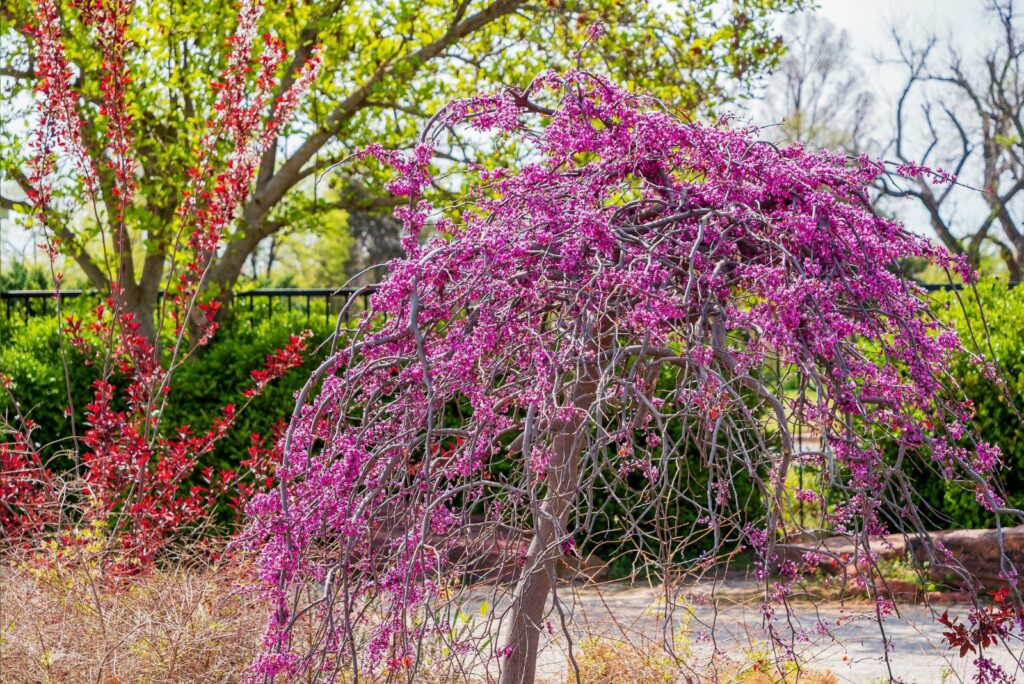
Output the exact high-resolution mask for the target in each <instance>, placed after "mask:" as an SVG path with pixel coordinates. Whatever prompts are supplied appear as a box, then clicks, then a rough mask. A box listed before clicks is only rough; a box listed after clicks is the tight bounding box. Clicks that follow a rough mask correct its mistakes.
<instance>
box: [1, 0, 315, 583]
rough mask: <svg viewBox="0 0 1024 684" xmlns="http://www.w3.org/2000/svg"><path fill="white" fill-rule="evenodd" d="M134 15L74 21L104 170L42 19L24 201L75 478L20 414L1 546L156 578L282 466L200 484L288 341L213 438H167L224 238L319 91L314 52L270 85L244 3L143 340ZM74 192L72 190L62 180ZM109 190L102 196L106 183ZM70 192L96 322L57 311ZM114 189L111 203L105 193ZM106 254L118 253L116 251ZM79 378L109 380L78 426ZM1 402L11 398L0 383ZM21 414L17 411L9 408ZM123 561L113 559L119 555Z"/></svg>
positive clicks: (181, 429) (103, 8)
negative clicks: (99, 554) (37, 243)
mask: <svg viewBox="0 0 1024 684" xmlns="http://www.w3.org/2000/svg"><path fill="white" fill-rule="evenodd" d="M132 6H133V3H132V2H131V0H114V1H112V2H108V1H106V0H103V1H99V0H97V1H93V0H76V1H75V2H73V3H72V9H73V10H74V11H77V12H78V14H79V15H80V18H81V20H82V22H83V24H84V25H85V26H87V27H88V28H89V29H90V30H91V31H92V32H93V39H94V42H95V47H96V51H97V54H98V62H99V74H98V78H99V80H100V83H101V91H102V97H103V104H102V107H101V114H102V116H101V120H100V121H93V122H90V125H91V126H93V127H96V128H98V129H99V130H101V131H103V135H104V139H105V141H106V146H105V148H104V149H102V151H101V153H99V154H97V155H95V156H93V155H91V154H90V153H89V152H88V151H87V150H86V147H85V146H84V145H83V142H82V135H83V133H82V131H83V129H84V126H83V122H82V119H81V118H80V116H79V113H78V111H79V110H78V99H79V96H78V95H77V94H76V93H75V92H74V90H73V85H72V84H73V80H74V74H73V73H72V70H71V68H70V66H69V63H68V60H67V58H66V56H65V49H64V45H63V42H62V40H63V39H62V26H61V16H60V14H59V12H58V10H57V6H56V4H55V2H54V0H39V1H38V2H36V4H35V10H36V11H35V24H34V26H32V27H31V29H30V33H31V35H32V36H33V37H34V39H35V53H36V54H35V56H36V59H35V68H36V70H37V75H38V77H39V80H38V92H37V96H38V106H37V112H36V113H37V119H38V120H37V122H36V123H35V130H34V136H33V140H32V150H33V158H32V162H31V173H30V178H29V180H30V184H31V188H30V190H29V193H28V194H29V199H30V201H31V202H32V204H33V205H34V207H35V210H36V213H35V216H36V219H37V221H38V223H39V224H40V226H41V227H42V229H43V231H44V234H45V237H46V244H45V247H46V249H47V252H48V254H49V255H50V261H51V273H52V276H53V284H54V287H55V290H56V291H57V295H56V297H55V299H56V308H57V311H58V316H59V317H60V319H61V325H62V329H61V337H60V349H59V353H60V354H61V358H62V359H63V363H64V380H65V383H66V384H68V389H67V395H66V396H67V406H66V409H65V413H66V415H67V416H69V419H70V432H71V434H69V435H67V436H66V439H65V440H63V441H64V445H63V447H62V449H61V453H60V454H59V457H60V460H63V461H65V462H68V463H70V464H71V465H70V467H69V468H67V469H61V468H58V467H56V465H55V462H50V461H49V460H48V457H47V455H46V454H44V452H43V450H42V449H41V447H40V446H39V445H37V444H36V443H35V442H34V441H33V439H32V431H33V428H34V424H33V422H32V420H31V419H30V418H29V417H28V416H23V415H21V414H20V412H19V411H16V412H15V413H16V415H14V416H13V419H12V421H11V423H12V424H11V425H10V426H9V427H10V429H9V430H8V431H7V432H8V433H9V435H10V436H9V438H6V439H5V441H4V443H3V444H2V445H0V459H2V463H3V465H4V469H3V471H2V472H0V504H2V509H3V513H2V514H0V532H2V534H3V541H4V542H6V543H7V544H8V545H27V546H29V547H30V548H35V547H38V546H39V544H40V542H41V541H42V540H44V539H45V537H46V535H45V534H43V533H53V534H54V535H56V538H57V539H58V540H59V541H60V542H61V544H63V545H64V546H65V549H63V550H62V554H64V555H66V556H68V557H70V556H72V555H73V554H74V551H75V549H76V547H77V542H76V540H78V539H80V538H81V535H78V534H77V533H76V530H80V529H88V530H96V529H99V530H103V531H105V532H106V534H107V537H106V539H105V542H104V544H103V545H102V551H103V554H104V556H105V557H109V558H110V559H111V563H110V567H112V568H113V569H116V570H123V571H134V570H136V569H138V568H142V567H146V566H147V565H149V564H151V563H152V562H153V561H154V559H155V558H156V557H157V555H158V553H159V552H160V551H161V550H162V549H163V548H164V547H165V546H166V545H167V543H168V542H169V541H171V540H172V539H175V538H176V537H178V536H180V535H181V534H183V533H185V532H189V531H193V530H195V529H196V528H198V527H201V526H202V525H203V524H207V523H209V522H210V515H211V511H212V510H213V509H214V508H215V506H216V504H217V502H218V501H219V500H222V499H224V500H229V501H231V502H233V504H234V505H235V506H236V507H237V506H238V505H239V504H240V503H241V501H242V499H243V498H245V497H246V496H247V494H249V493H251V492H252V491H254V488H255V486H256V485H255V484H254V482H255V483H263V482H264V481H265V480H266V478H267V477H269V474H270V472H272V461H273V460H274V459H273V456H272V451H273V447H268V446H267V445H266V444H265V442H264V441H263V439H262V438H260V437H259V436H254V437H253V446H252V448H251V450H250V454H249V458H248V459H247V460H246V461H244V462H243V465H244V466H245V472H235V471H232V470H221V471H214V470H213V469H212V468H206V469H203V470H202V471H199V472H197V471H198V470H199V469H198V467H197V466H198V464H199V462H200V460H201V459H202V458H203V457H204V456H205V455H207V454H209V453H210V452H211V451H212V449H213V448H214V446H215V445H216V443H217V442H218V441H219V440H221V439H223V437H224V436H225V435H226V434H227V433H228V431H229V430H231V428H232V427H233V426H234V424H235V422H236V421H237V418H238V415H239V413H240V412H241V411H243V410H244V409H245V407H246V406H248V405H249V404H250V403H251V402H252V401H253V400H254V399H255V398H256V397H257V396H259V395H260V394H261V393H262V392H263V391H264V390H265V389H266V387H267V386H268V384H269V383H270V382H272V381H274V380H275V379H277V378H280V377H281V376H283V375H284V374H286V373H287V372H289V371H290V370H291V369H293V368H295V367H296V366H298V365H299V364H300V363H301V362H302V360H303V357H302V355H303V352H304V351H305V349H306V339H307V338H308V334H305V333H304V334H302V335H298V336H294V337H292V338H291V339H290V340H289V341H288V343H287V344H286V345H285V346H284V347H283V348H281V349H279V350H277V351H275V352H274V353H272V354H270V355H269V356H268V357H267V359H266V362H265V364H264V365H263V367H261V368H257V369H255V370H253V371H252V386H251V388H249V389H247V390H245V391H244V392H243V393H242V394H241V396H239V397H238V400H239V403H238V404H235V403H229V404H227V405H225V406H223V408H222V409H221V411H220V414H219V416H218V417H217V418H215V419H214V420H213V423H212V426H210V428H209V429H207V430H205V431H203V432H199V433H193V431H192V430H191V428H190V427H189V426H188V425H180V426H167V425H162V416H163V415H164V413H165V411H166V409H167V405H168V401H169V400H170V397H171V387H172V377H173V374H174V371H175V370H176V369H178V368H179V367H180V366H181V364H182V363H184V361H185V360H186V359H187V358H188V357H189V356H190V355H192V354H193V353H195V352H196V351H197V350H198V349H200V348H201V347H203V346H204V345H206V344H207V343H208V342H209V340H210V339H211V337H212V336H213V334H214V333H215V331H216V329H217V325H218V324H217V320H218V318H217V313H218V303H217V301H216V300H211V301H204V300H202V299H201V298H200V293H201V292H202V291H203V289H204V288H203V284H204V281H205V279H206V276H207V272H208V269H209V265H210V263H211V260H212V259H213V258H214V256H215V255H216V253H217V251H218V250H219V249H221V248H222V247H223V242H224V240H223V236H224V235H225V231H226V229H227V228H228V227H229V226H230V224H231V223H232V222H233V221H234V220H235V214H236V212H237V209H238V207H239V205H240V204H241V203H243V202H244V201H245V200H246V199H247V195H248V193H249V189H250V186H251V183H252V181H253V180H254V177H255V174H256V171H257V165H258V163H259V159H260V156H261V155H262V153H263V151H264V150H265V149H266V148H267V146H268V145H270V144H272V143H273V141H274V140H275V139H276V137H277V133H278V132H279V130H280V128H281V126H282V125H283V123H284V122H285V121H287V120H288V118H289V117H290V115H291V114H292V112H293V110H294V109H295V107H296V105H297V103H298V102H299V100H300V98H301V97H302V96H303V94H304V93H305V92H306V91H307V90H308V89H309V87H310V84H311V83H312V81H313V79H314V78H315V77H316V74H317V71H318V68H319V65H320V60H319V57H318V56H317V54H316V52H315V51H314V52H313V56H312V57H311V58H310V59H309V61H308V62H307V63H306V64H305V66H303V67H302V68H301V69H300V70H299V71H298V73H297V75H296V77H295V79H294V80H293V81H292V82H291V83H290V87H287V88H285V89H283V90H282V92H281V93H280V94H279V95H277V96H275V95H274V92H275V90H276V89H277V84H276V81H275V73H276V71H277V68H278V66H279V65H280V64H281V63H282V61H283V60H284V59H285V56H286V55H285V53H284V50H283V48H282V45H281V42H280V41H279V40H277V39H276V38H275V37H274V36H272V35H269V34H266V35H264V36H263V37H262V42H263V48H262V50H258V49H257V43H258V31H257V24H258V21H259V18H260V14H261V12H262V3H261V2H259V0H242V2H241V5H240V7H239V14H238V17H239V23H238V26H237V28H236V31H235V33H234V35H233V36H232V37H231V38H230V40H229V49H228V51H227V54H226V56H225V57H226V66H225V68H224V70H223V73H222V74H221V77H220V79H219V80H218V81H217V82H216V83H214V84H213V87H214V90H215V91H216V93H217V96H216V104H215V107H214V110H213V115H212V117H211V118H210V120H209V121H208V122H207V125H206V128H205V130H204V132H203V134H202V137H201V139H200V140H198V141H197V143H198V144H197V146H196V159H195V160H194V164H193V167H192V169H191V170H190V173H189V177H190V179H191V186H190V187H189V188H187V189H185V190H184V197H185V201H183V202H182V204H181V205H180V211H179V217H178V220H179V225H178V231H177V235H178V239H177V241H176V242H175V244H173V245H172V249H173V254H174V257H173V259H172V260H171V267H170V269H169V271H168V273H167V275H166V277H165V280H164V289H165V296H164V298H163V300H162V303H161V307H160V311H159V312H158V316H157V321H158V323H157V327H156V330H147V329H144V328H143V326H142V324H141V323H140V322H139V320H138V318H137V316H136V314H135V313H134V312H133V311H132V302H133V301H135V300H136V299H137V297H136V296H135V295H136V294H137V293H136V292H134V291H133V288H137V286H136V285H135V283H134V281H133V280H132V278H133V277H134V272H135V266H134V262H133V254H132V250H131V249H130V248H126V247H125V245H127V244H128V241H127V238H126V235H127V234H128V231H129V227H130V222H131V221H132V220H133V218H134V217H138V216H139V214H140V213H141V212H140V211H139V207H137V206H135V205H134V204H133V198H134V194H135V185H136V182H137V178H136V173H137V168H138V165H137V164H136V162H135V160H134V155H135V154H136V149H137V147H138V144H137V142H136V140H135V135H134V133H135V122H134V121H133V119H132V115H131V111H132V106H131V102H130V101H129V100H128V98H127V95H126V92H127V84H128V83H129V81H130V79H131V74H130V72H129V68H128V64H129V62H130V60H129V59H128V58H129V55H130V54H131V52H132V51H133V50H135V49H136V46H134V45H133V44H132V43H131V41H130V40H129V38H128V33H129V27H130V24H131V11H132ZM65 176H67V177H65ZM101 177H103V178H105V179H108V180H109V181H110V182H106V183H103V184H100V183H98V182H97V179H98V178H101ZM60 182H78V183H81V186H82V190H83V193H84V196H85V197H86V199H87V201H88V203H89V216H90V220H92V221H93V222H95V225H96V228H97V229H98V231H99V238H98V240H97V242H98V244H99V245H100V248H101V249H102V250H104V254H105V255H106V256H105V266H106V268H107V269H108V270H109V273H108V274H107V275H108V277H109V281H110V282H111V287H110V292H109V293H107V297H106V299H105V300H104V302H103V303H101V304H100V305H99V306H98V307H97V308H96V309H95V310H94V311H93V312H92V313H91V314H89V315H88V316H82V317H79V316H75V315H69V314H66V312H64V310H63V309H62V306H61V298H60V296H59V289H60V285H61V280H62V275H61V273H60V270H59V266H60V263H61V258H62V257H64V256H71V255H73V254H74V253H75V252H76V251H77V250H82V249H88V248H91V247H92V245H82V244H76V243H75V242H74V240H72V239H71V238H72V237H73V236H72V234H71V233H70V232H69V231H68V230H67V228H66V227H65V225H64V223H62V218H63V217H62V216H61V215H60V212H59V211H58V209H59V208H58V207H55V206H54V193H53V188H54V187H55V184H57V183H60ZM101 186H102V187H106V188H109V190H108V191H106V192H105V193H104V192H103V191H101V190H100V188H101ZM108 247H109V248H110V249H109V250H108ZM69 363H84V364H86V365H90V366H93V367H95V368H97V369H98V379H97V380H95V382H94V383H93V386H92V390H93V391H92V400H91V401H90V402H89V403H88V404H87V405H86V406H85V407H84V411H83V412H82V416H83V419H84V420H82V421H81V422H78V421H76V419H75V416H76V407H75V406H74V405H73V403H74V398H73V395H72V391H71V387H70V374H69V372H68V370H67V369H68V364H69ZM3 388H4V390H5V392H8V393H13V388H12V387H11V383H10V382H8V381H4V383H3ZM6 403H8V404H9V405H11V406H14V407H15V408H16V409H17V407H18V406H19V404H18V403H17V400H16V398H15V397H13V396H12V397H10V401H9V402H6ZM111 552H116V553H111Z"/></svg>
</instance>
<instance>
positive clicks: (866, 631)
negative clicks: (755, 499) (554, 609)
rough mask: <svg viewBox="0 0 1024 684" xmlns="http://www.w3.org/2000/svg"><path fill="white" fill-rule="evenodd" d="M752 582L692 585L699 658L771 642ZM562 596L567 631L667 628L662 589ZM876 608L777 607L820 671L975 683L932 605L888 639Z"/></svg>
mask: <svg viewBox="0 0 1024 684" xmlns="http://www.w3.org/2000/svg"><path fill="white" fill-rule="evenodd" d="M751 589H752V587H750V585H745V584H743V583H742V581H733V582H731V583H730V582H727V583H724V584H718V585H715V584H713V583H710V582H709V583H705V584H701V585H699V587H695V588H694V590H693V591H691V592H690V594H689V597H688V601H687V603H686V607H685V608H682V607H677V608H676V609H675V612H674V614H673V617H672V621H673V622H674V623H675V624H677V625H678V624H680V623H682V622H684V621H685V622H686V623H687V629H686V633H687V634H688V635H689V641H690V643H691V644H692V648H693V652H692V653H693V656H694V658H695V659H696V660H697V662H700V660H701V655H702V654H705V655H709V654H710V653H711V652H712V650H713V649H712V646H711V643H710V638H711V635H713V638H714V642H715V645H716V646H717V648H718V650H719V652H725V653H727V654H730V655H734V656H735V657H736V658H742V657H743V654H744V653H748V652H752V651H758V650H763V649H764V647H765V645H766V644H767V643H768V641H767V632H766V631H765V629H764V628H763V627H762V616H761V613H760V609H759V601H758V600H757V599H756V598H754V596H753V593H752V591H751ZM560 594H561V595H562V596H563V597H564V598H563V600H564V601H565V602H566V608H567V609H568V613H569V621H570V625H571V627H570V630H571V631H572V632H575V633H576V634H578V635H580V634H583V633H586V634H590V635H593V634H600V635H603V636H606V637H608V638H609V639H615V640H624V641H625V640H628V641H629V642H630V643H633V644H637V643H650V642H651V641H654V640H661V639H662V638H663V637H664V635H665V632H666V629H665V624H666V621H665V619H664V618H663V617H662V616H663V613H662V611H661V610H660V609H659V608H660V607H661V606H664V605H665V601H664V599H663V598H661V599H660V598H659V597H658V595H657V591H656V590H655V589H652V588H648V587H641V588H626V587H624V586H621V585H610V586H608V587H605V588H602V589H601V590H600V591H598V590H595V589H582V590H578V591H576V592H575V593H574V592H572V591H570V589H569V588H568V587H566V588H565V589H563V590H562V591H561V592H560ZM573 594H575V595H573ZM715 606H717V609H716V607H715ZM947 608H948V610H949V613H950V615H962V616H966V613H967V607H966V606H961V605H944V606H942V608H941V609H940V611H939V612H940V613H941V611H942V610H945V609H947ZM499 609H500V606H499ZM873 610H874V608H873V604H871V603H869V602H866V601H859V602H850V603H847V604H845V605H841V604H839V603H837V602H828V603H820V604H818V605H814V604H811V603H809V602H798V603H795V604H794V605H793V610H792V611H791V612H790V615H789V616H788V617H786V616H784V615H781V614H780V615H779V617H777V618H776V624H777V626H778V628H779V629H780V630H784V633H786V634H792V633H793V631H795V632H797V633H798V634H800V637H798V639H797V641H796V642H795V643H794V645H793V648H794V650H795V652H796V653H798V654H799V656H800V657H801V659H802V662H803V663H804V664H806V665H807V666H808V667H810V668H812V669H814V670H831V671H832V672H833V673H834V674H835V675H836V676H837V678H838V679H839V681H840V682H857V683H865V684H867V683H871V684H875V683H878V682H888V681H889V680H890V676H891V677H892V678H893V679H894V681H900V682H905V683H907V684H913V683H921V684H925V683H927V684H938V683H939V682H943V683H945V682H950V683H952V682H961V681H963V682H970V681H972V672H973V668H972V666H971V656H970V654H968V657H967V658H963V659H961V658H959V657H958V653H957V652H954V651H951V650H949V649H948V648H947V647H946V646H945V644H944V643H943V642H942V631H943V628H942V626H941V625H939V624H938V623H936V622H935V618H934V617H933V614H932V612H931V611H930V610H929V609H928V608H927V607H925V606H921V605H910V606H904V607H901V608H900V614H899V616H897V615H890V616H888V617H886V618H885V620H884V622H883V628H884V632H885V636H884V637H883V634H882V631H881V630H880V629H879V626H878V624H877V622H876V621H875V620H874V613H873ZM554 621H555V623H556V624H555V636H554V637H552V638H550V639H549V640H548V643H547V644H546V645H545V646H544V648H543V651H542V653H541V664H540V665H541V666H540V670H541V672H540V674H541V675H542V676H541V681H543V682H545V683H550V684H554V683H557V684H562V683H563V682H565V681H566V677H567V675H568V661H567V658H566V651H565V639H564V637H562V636H561V635H559V632H558V629H557V616H556V617H555V619H554ZM788 625H792V630H790V629H789V627H788ZM819 625H825V626H827V627H828V633H823V630H821V629H820V628H819ZM885 638H887V639H888V640H889V642H890V643H891V644H892V647H891V650H890V655H889V663H888V665H887V664H886V661H885V658H884V656H883V653H884V649H883V644H884V642H885V641H884V640H885ZM986 656H987V657H990V658H992V659H993V660H995V661H996V662H997V663H999V664H1000V665H1002V666H1003V667H1004V668H1006V670H1007V672H1009V673H1011V677H1012V678H1013V679H1012V681H1020V682H1024V670H1020V669H1017V670H1015V669H1014V666H1013V665H1014V663H1015V660H1014V656H1013V655H1012V654H1011V653H1009V652H1008V651H1007V650H1006V649H1005V648H997V649H992V650H991V652H986ZM1020 656H1021V653H1017V657H1020ZM890 668H891V670H890Z"/></svg>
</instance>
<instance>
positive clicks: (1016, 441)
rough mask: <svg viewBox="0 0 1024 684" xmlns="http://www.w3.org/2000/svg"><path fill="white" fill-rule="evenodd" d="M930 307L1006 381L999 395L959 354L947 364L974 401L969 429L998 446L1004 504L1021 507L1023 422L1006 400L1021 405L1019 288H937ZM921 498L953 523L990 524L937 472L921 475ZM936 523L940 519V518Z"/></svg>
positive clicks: (963, 489) (992, 283)
mask: <svg viewBox="0 0 1024 684" xmlns="http://www.w3.org/2000/svg"><path fill="white" fill-rule="evenodd" d="M934 310H935V312H936V314H937V315H938V316H939V317H940V318H941V319H942V320H944V321H946V322H949V323H952V324H953V325H955V327H956V330H957V331H958V333H959V334H960V337H961V339H962V340H963V342H964V344H965V346H967V347H968V348H970V349H977V350H978V351H979V352H981V353H984V355H985V357H986V358H987V359H992V358H995V359H996V361H997V362H998V365H999V368H1000V370H1001V371H1002V375H1003V378H1004V379H1005V381H1006V390H1007V392H1006V393H1004V392H1003V391H1002V390H1000V389H999V388H998V387H997V386H996V385H995V384H994V383H993V382H992V381H991V380H989V379H987V378H985V376H984V374H983V373H982V371H981V368H980V367H979V366H978V365H977V364H974V363H972V362H971V361H970V360H969V359H968V358H966V357H961V358H958V359H957V361H956V362H955V363H954V364H953V366H952V367H951V368H950V371H951V372H952V374H953V376H954V378H955V379H956V381H957V383H958V384H959V385H960V386H961V388H962V389H963V391H964V392H965V394H966V395H967V397H968V398H970V399H971V400H972V401H973V402H974V406H975V408H976V409H977V414H976V415H975V417H974V420H973V427H974V429H975V430H976V432H977V434H978V435H979V436H980V438H981V439H983V440H985V441H987V442H990V443H992V444H995V445H997V446H999V448H1000V449H1002V451H1003V455H1004V462H1005V464H1006V468H1005V469H1004V470H1003V473H1002V476H1001V483H1002V486H1003V491H1004V492H1006V494H1007V497H1008V503H1009V504H1010V505H1012V506H1015V507H1018V508H1020V507H1024V424H1022V422H1021V419H1020V417H1019V416H1018V415H1017V414H1016V413H1015V411H1014V409H1013V408H1012V406H1011V405H1010V403H1008V402H1007V396H1006V395H1007V394H1008V396H1009V398H1010V399H1011V400H1012V401H1013V402H1014V403H1016V404H1017V406H1018V407H1020V406H1022V402H1021V397H1022V396H1024V395H1022V392H1024V287H1014V288H1007V286H1006V283H1005V281H998V280H985V281H982V282H981V283H979V285H978V287H977V296H975V294H974V292H973V291H971V290H961V291H959V292H941V293H936V294H935V296H934ZM918 492H919V493H920V494H921V495H922V498H923V499H924V500H925V501H926V502H927V503H929V504H930V505H932V506H933V507H934V508H935V509H936V510H937V511H940V512H941V514H942V515H943V516H944V517H945V518H948V520H949V522H950V523H952V524H953V525H955V526H957V527H990V526H991V525H993V524H994V522H995V521H994V519H993V516H992V514H991V513H989V512H988V511H986V510H985V509H984V508H982V507H981V506H980V505H979V504H978V503H977V501H976V500H975V498H974V491H973V489H971V488H970V487H968V486H965V485H964V484H963V483H956V482H954V483H948V482H944V481H943V480H942V479H941V478H940V477H939V476H938V475H936V474H933V473H928V474H925V475H922V476H921V478H920V482H919V487H918ZM939 522H942V521H941V520H940V521H939Z"/></svg>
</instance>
